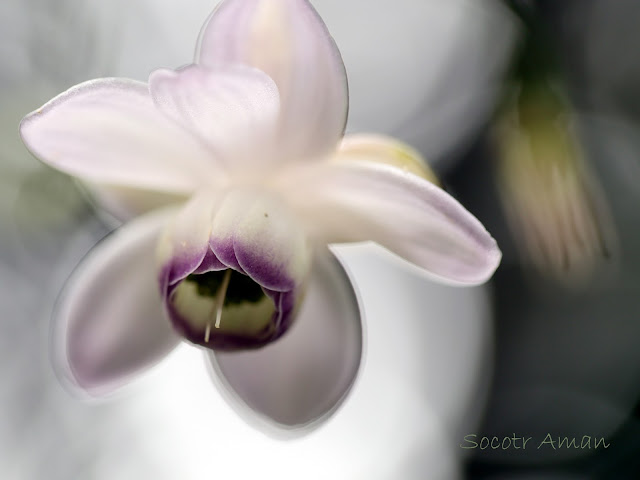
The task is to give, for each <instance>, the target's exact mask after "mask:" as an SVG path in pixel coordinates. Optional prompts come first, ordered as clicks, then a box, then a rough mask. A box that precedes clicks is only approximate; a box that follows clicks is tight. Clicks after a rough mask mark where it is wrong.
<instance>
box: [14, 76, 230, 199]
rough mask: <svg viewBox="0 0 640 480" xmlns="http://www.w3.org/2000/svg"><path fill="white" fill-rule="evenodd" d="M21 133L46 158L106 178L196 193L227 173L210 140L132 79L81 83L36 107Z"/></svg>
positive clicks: (85, 174) (80, 174)
mask: <svg viewBox="0 0 640 480" xmlns="http://www.w3.org/2000/svg"><path fill="white" fill-rule="evenodd" d="M20 133H21V135H22V139H23V141H24V143H25V144H26V145H27V147H28V148H29V150H30V151H31V152H32V153H33V154H34V155H35V156H37V157H38V158H40V159H41V160H42V161H44V162H45V163H47V164H49V165H51V166H52V167H54V168H57V169H59V170H62V171H63V172H66V173H69V174H71V175H75V176H77V177H80V178H83V179H86V180H90V181H94V182H98V183H107V184H114V185H120V186H129V187H141V188H146V189H150V190H162V191H169V192H174V193H188V192H191V191H193V190H194V189H195V188H196V187H197V186H198V185H202V184H203V183H207V184H212V183H213V184H215V183H216V182H218V181H220V180H221V178H220V177H221V176H222V175H224V172H222V171H221V169H220V167H219V166H218V168H216V164H215V163H214V159H213V158H212V155H211V153H210V152H209V151H208V149H207V148H206V147H205V145H204V144H202V143H201V142H200V141H199V140H198V139H197V138H195V137H194V136H193V135H191V134H190V133H189V132H187V131H185V130H183V129H181V128H179V127H177V126H175V125H174V124H173V123H172V122H171V121H170V120H169V119H167V118H165V117H164V116H163V115H162V113H161V112H160V111H159V110H158V109H157V108H156V107H155V106H154V104H153V101H152V100H151V97H150V95H149V93H148V90H147V87H146V85H145V84H143V83H140V82H135V81H132V80H125V79H100V80H94V81H90V82H86V83H82V84H80V85H77V86H75V87H73V88H71V89H70V90H68V91H66V92H65V93H62V94H61V95H59V96H57V97H56V98H54V99H53V100H51V101H50V102H48V103H47V104H45V105H44V106H43V107H41V108H40V109H38V110H36V111H35V112H33V113H31V114H30V115H28V116H27V117H26V118H25V119H24V120H23V121H22V124H21V126H20Z"/></svg>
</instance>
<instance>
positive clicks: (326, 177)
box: [279, 161, 501, 284]
mask: <svg viewBox="0 0 640 480" xmlns="http://www.w3.org/2000/svg"><path fill="white" fill-rule="evenodd" d="M285 173H286V174H284V175H283V176H282V177H281V178H280V183H279V188H280V189H281V191H282V193H283V195H285V196H286V197H287V198H288V199H289V201H290V203H291V204H292V205H293V208H295V209H296V210H297V212H298V214H299V217H300V219H301V221H304V222H305V223H306V225H307V229H308V231H309V232H311V235H313V236H315V237H317V238H320V239H322V240H324V241H326V242H330V243H343V242H361V241H367V240H372V241H374V242H377V243H379V244H380V245H382V246H383V247H386V248H387V249H388V250H390V251H392V252H394V253H396V254H397V255H399V256H401V257H403V258H404V259H406V260H408V261H409V262H411V263H413V264H415V265H417V266H418V267H420V268H422V269H423V270H424V271H426V272H425V273H428V274H431V275H432V276H434V277H436V278H437V279H439V280H441V281H445V282H449V283H454V284H478V283H482V282H485V281H486V280H487V279H488V278H489V277H490V276H491V275H492V274H493V272H494V270H495V269H496V268H497V266H498V263H499V262H500V258H501V253H500V250H499V249H498V247H497V245H496V242H495V240H494V239H493V238H492V237H491V236H490V235H489V233H487V231H486V230H485V229H484V227H483V226H482V224H481V223H480V222H479V221H478V220H477V219H476V218H475V217H474V216H473V215H471V214H470V213H469V212H468V211H467V210H465V209H464V207H463V206H462V205H460V204H459V203H458V202H457V201H456V200H455V199H454V198H452V197H451V196H450V195H448V194H447V193H445V192H444V191H443V190H441V189H440V188H438V187H436V186H435V185H433V184H432V183H431V182H428V181H426V180H424V179H422V178H420V177H418V176H417V175H414V174H412V173H409V172H405V171H403V170H401V169H399V168H396V167H392V166H389V165H385V164H382V163H379V162H365V161H344V162H341V161H335V162H330V163H326V164H322V165H320V164H318V165H313V166H307V167H306V168H298V169H297V170H290V171H289V172H285Z"/></svg>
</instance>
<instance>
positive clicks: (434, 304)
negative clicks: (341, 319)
mask: <svg viewBox="0 0 640 480" xmlns="http://www.w3.org/2000/svg"><path fill="white" fill-rule="evenodd" d="M217 3H218V2H217V1H216V0H184V1H182V2H174V1H170V0H129V1H127V2H125V1H124V0H112V1H111V2H109V3H105V2H100V1H98V0H56V1H55V2H52V1H50V0H3V2H2V4H0V61H1V67H0V286H1V288H0V312H1V317H0V478H2V479H5V478H6V479H17V480H23V479H24V480H32V479H34V480H36V479H37V480H40V479H56V480H57V479H115V478H117V479H147V478H149V479H177V478H180V479H187V480H190V479H194V480H195V479H209V478H256V477H257V476H258V475H259V476H260V478H266V479H270V478H279V479H282V478H287V479H288V478H322V479H325V478H338V479H378V478H379V479H392V478H393V479H396V478H397V479H456V478H470V479H511V478H515V479H565V478H566V479H609V478H616V479H625V478H630V479H633V478H639V477H638V474H639V473H640V456H639V455H638V453H640V423H639V415H640V406H639V403H638V402H639V400H640V348H638V339H639V338H640V254H639V253H638V248H637V246H638V245H640V228H638V225H639V223H638V221H637V218H638V210H637V206H638V205H639V204H640V203H639V201H640V190H639V187H638V184H639V183H638V182H640V123H639V122H640V61H639V60H638V57H637V55H636V54H635V49H634V47H635V46H636V44H638V43H640V31H639V30H638V28H637V26H638V25H639V24H640V3H638V2H637V1H635V0H618V1H616V2H611V1H608V0H565V1H563V2H554V1H551V0H549V1H533V0H532V1H526V0H523V1H518V0H512V1H506V0H505V1H499V0H395V1H394V2H388V1H383V0H350V1H349V2H345V1H344V0H342V1H340V0H313V1H312V3H313V4H314V6H315V7H316V9H317V10H318V11H319V13H320V14H321V16H322V17H323V18H324V20H325V22H326V23H327V25H328V27H329V30H330V31H331V33H332V35H333V36H334V38H335V40H336V42H337V44H338V46H339V48H340V50H341V52H342V55H343V58H344V61H345V64H346V67H347V73H348V76H349V84H350V101H351V103H350V118H349V124H348V131H350V132H360V131H371V132H379V133H386V134H389V135H393V136H395V137H398V138H400V139H402V140H405V141H407V142H409V143H411V144H412V145H413V146H414V147H416V148H417V149H419V150H420V151H421V152H422V153H423V154H424V156H425V158H427V160H428V161H429V163H430V164H431V166H432V167H433V168H434V170H435V171H436V173H437V174H438V176H439V177H440V179H441V181H442V183H443V185H444V187H445V188H446V189H447V191H449V192H450V193H451V194H452V195H454V196H456V197H457V198H458V199H459V200H460V201H461V202H462V203H463V204H464V205H465V206H466V207H467V208H468V209H469V210H470V211H471V212H472V213H474V214H475V215H476V216H477V217H478V218H479V219H480V220H481V221H482V222H483V223H484V225H485V226H486V227H487V229H488V230H489V232H491V233H492V235H493V236H494V237H495V238H496V239H497V241H498V244H499V245H500V247H501V249H502V251H503V254H504V258H503V261H502V264H501V266H500V267H499V268H498V270H497V272H496V274H495V276H494V278H493V280H492V281H491V282H490V283H489V284H487V285H485V286H483V287H478V288H464V289H463V288H452V287H445V286H441V285H436V284H433V283H431V282H429V281H426V280H424V279H421V278H418V277H417V276H415V275H414V274H412V273H409V272H406V271H403V270H401V269H400V268H398V267H396V266H395V265H394V264H393V263H392V262H391V261H389V259H388V257H386V256H385V255H382V254H380V250H378V249H376V248H374V247H343V248H341V249H340V257H341V258H342V259H343V260H344V262H345V264H346V266H347V268H348V269H349V270H350V271H351V273H352V274H353V277H354V278H355V281H356V284H357V288H358V290H359V291H360V293H361V297H362V302H363V306H364V311H365V316H366V324H365V332H366V337H365V350H366V358H365V362H364V364H363V366H362V369H361V372H360V375H359V378H358V379H357V381H356V384H355V386H354V388H353V390H352V392H351V393H350V395H349V397H348V398H347V399H346V401H345V403H344V404H343V406H342V407H341V408H340V409H339V410H338V411H337V413H336V414H335V415H334V416H333V417H332V418H330V419H329V420H328V421H327V422H326V424H324V425H322V426H320V428H318V429H317V430H315V431H313V432H310V433H309V434H308V435H305V436H302V437H298V438H295V439H292V440H288V441H282V440H277V439H273V438H271V437H270V436H269V435H267V434H265V433H264V432H261V431H259V430H256V429H255V428H254V427H252V426H250V425H248V424H246V423H245V422H244V420H243V419H242V418H240V417H239V416H238V415H237V414H236V413H235V411H234V408H233V406H231V405H229V404H227V403H225V400H223V398H222V396H221V395H220V394H219V392H218V391H217V390H216V388H215V387H214V386H213V384H212V382H211V380H210V377H209V373H208V371H207V369H206V367H205V364H204V362H203V361H202V360H203V359H202V356H203V355H202V353H201V352H200V351H198V350H197V349H196V348H191V347H189V346H187V345H184V346H183V347H181V348H179V349H178V350H177V351H175V352H174V353H173V354H172V355H171V356H170V357H169V358H168V359H167V360H166V361H164V362H163V363H162V364H160V365H159V366H158V367H156V368H154V369H153V370H152V371H151V372H149V374H148V375H146V376H145V377H144V378H143V379H141V380H140V381H138V382H136V383H135V384H134V385H133V386H132V387H131V388H129V389H127V390H126V391H125V392H123V393H122V394H121V395H119V396H117V397H116V398H115V399H113V400H111V401H109V402H94V403H89V404H88V403H86V402H83V401H81V400H79V399H77V398H75V397H74V396H72V395H70V394H69V393H68V392H67V391H66V390H65V389H64V388H63V387H62V386H61V385H60V383H59V381H58V379H57V378H56V375H55V373H54V370H53V368H52V366H51V362H50V345H49V341H50V328H51V325H50V319H51V312H52V309H53V307H54V305H55V301H56V298H57V295H58V293H59V292H60V289H61V287H62V285H63V284H64V282H65V280H66V279H67V278H68V276H69V274H70V273H71V272H72V271H73V269H74V267H75V266H76V265H77V263H78V262H79V260H80V259H81V258H82V257H83V256H84V255H85V254H86V253H87V252H88V251H89V250H90V249H91V247H92V246H93V245H95V244H96V243H97V241H98V240H99V239H101V238H102V237H104V236H105V235H107V234H108V233H109V232H110V231H111V230H113V229H114V228H115V227H117V225H116V224H115V223H114V221H113V219H110V218H108V217H106V216H105V215H104V214H103V213H102V212H100V211H98V210H97V209H96V208H95V207H94V206H93V204H92V202H91V201H90V199H88V198H87V197H86V196H85V195H84V194H83V193H82V191H81V189H80V188H79V187H78V185H76V184H75V183H74V182H73V181H72V180H71V179H69V178H68V177H67V176H65V175H63V174H60V173H57V172H55V171H53V170H51V169H49V168H48V167H46V166H44V165H42V164H40V163H39V162H38V161H37V160H35V159H34V158H32V157H31V156H30V155H29V154H28V153H27V151H26V150H25V148H24V147H23V146H22V144H21V142H20V139H19V137H18V124H19V121H20V119H21V118H22V117H23V116H24V115H26V114H27V113H28V112H30V111H32V110H34V109H35V108H37V107H39V106H40V105H41V104H43V103H44V102H45V101H47V100H49V99H50V98H51V97H53V96H54V95H56V94H57V93H60V92H62V91H63V90H65V89H67V88H69V87H71V86H72V85H74V84H76V83H80V82H82V81H84V80H87V79H90V78H95V77H106V76H124V77H130V78H135V79H139V80H146V78H147V76H148V74H149V73H150V72H151V71H152V70H154V69H156V68H159V67H173V68H175V67H178V66H180V65H183V64H186V63H190V62H191V61H192V58H193V52H194V50H195V45H196V40H197V36H198V32H199V30H200V27H201V25H202V23H203V22H204V20H205V19H206V17H207V16H208V14H209V13H210V11H211V10H212V9H213V8H214V7H215V5H216V4H217ZM469 434H475V435H477V439H478V440H479V438H481V437H482V436H488V437H492V436H494V435H495V436H497V437H499V438H500V439H502V438H503V437H512V436H517V437H529V436H530V437H532V438H533V439H534V440H532V443H533V442H535V441H536V440H538V442H537V443H539V442H540V441H542V439H543V438H545V436H546V435H547V434H551V436H552V437H555V438H557V437H569V438H573V437H576V438H577V439H578V443H580V440H581V439H582V438H583V436H585V435H587V436H590V437H593V438H595V437H598V438H604V439H605V440H606V443H607V444H609V445H610V446H609V447H608V448H606V449H604V448H599V449H593V448H591V449H587V448H579V449H573V448H571V449H566V448H565V449H557V450H554V449H552V448H550V447H545V448H541V449H537V448H536V447H537V445H536V446H534V447H533V448H527V449H525V450H516V449H504V450H503V449H501V448H500V449H495V450H494V449H491V448H488V449H485V450H481V449H480V448H476V449H463V448H461V446H460V445H461V444H462V445H465V443H464V440H463V439H464V436H465V435H469ZM592 446H593V444H592Z"/></svg>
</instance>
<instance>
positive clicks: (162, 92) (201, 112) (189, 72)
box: [149, 65, 280, 168]
mask: <svg viewBox="0 0 640 480" xmlns="http://www.w3.org/2000/svg"><path fill="white" fill-rule="evenodd" d="M149 90H150V92H151V96H152V97H153V101H154V102H155V104H156V105H157V106H158V108H160V109H161V110H162V112H163V113H165V114H166V115H168V116H169V117H170V118H172V119H174V120H175V121H177V122H179V123H180V124H182V125H183V126H184V127H185V128H187V129H189V130H191V131H194V132H196V133H197V134H198V135H200V137H201V138H202V139H203V141H205V142H208V143H209V145H211V146H212V147H213V149H214V151H215V152H216V153H217V154H218V155H220V156H221V157H222V158H223V159H224V160H225V161H226V162H227V163H235V164H236V165H234V166H235V167H236V168H237V167H238V165H237V163H238V162H241V161H242V162H244V163H247V162H251V163H252V164H253V165H252V166H253V167H254V168H255V166H256V165H258V166H259V165H264V164H265V163H267V162H268V160H271V158H265V157H268V156H269V154H270V153H271V152H273V149H274V143H275V142H274V134H275V129H276V126H277V121H278V115H279V112H280V98H279V95H278V88H277V87H276V85H275V84H274V83H273V80H271V79H270V78H269V77H268V76H267V75H266V74H264V73H263V72H261V71H259V70H256V69H254V68H250V67H246V66H240V65H237V66H227V67H224V68H215V69H208V68H206V67H202V66H199V65H190V66H188V67H185V68H183V69H182V70H179V71H173V70H156V71H155V72H153V73H152V74H151V76H150V77H149Z"/></svg>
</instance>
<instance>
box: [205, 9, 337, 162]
mask: <svg viewBox="0 0 640 480" xmlns="http://www.w3.org/2000/svg"><path fill="white" fill-rule="evenodd" d="M197 61H198V62H199V63H202V64H204V65H209V66H214V65H217V64H228V63H243V64H246V65H251V66H253V67H256V68H258V69H260V70H262V71H264V72H265V73H267V74H268V75H269V76H270V77H271V78H273V80H274V81H275V83H276V85H277V86H278V89H279V91H280V101H281V105H282V114H281V115H282V116H281V125H280V127H281V129H280V142H281V148H282V155H283V160H300V159H302V158H307V157H313V156H319V155H322V154H325V153H327V152H329V151H330V150H332V149H333V148H334V147H335V146H336V143H337V141H338V140H339V138H340V136H341V135H342V133H343V131H344V127H345V124H346V119H347V109H348V92H347V78H346V73H345V69H344V64H343V63H342V58H341V57H340V52H339V51H338V49H337V47H336V45H335V43H334V41H333V39H332V38H331V36H330V35H329V32H328V31H327V28H326V26H325V25H324V23H323V22H322V19H321V18H320V17H319V16H318V14H317V13H316V11H315V10H314V9H313V7H312V6H311V4H310V3H309V2H308V1H307V0H226V1H225V2H223V3H221V4H220V5H219V7H218V8H217V9H216V10H215V12H214V13H213V14H212V15H211V17H210V18H209V20H208V21H207V23H206V24H205V26H204V28H203V30H202V32H201V35H200V47H199V52H198V57H197Z"/></svg>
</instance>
